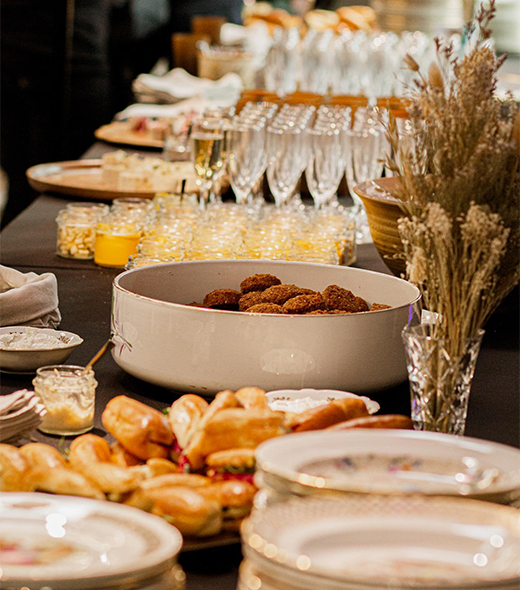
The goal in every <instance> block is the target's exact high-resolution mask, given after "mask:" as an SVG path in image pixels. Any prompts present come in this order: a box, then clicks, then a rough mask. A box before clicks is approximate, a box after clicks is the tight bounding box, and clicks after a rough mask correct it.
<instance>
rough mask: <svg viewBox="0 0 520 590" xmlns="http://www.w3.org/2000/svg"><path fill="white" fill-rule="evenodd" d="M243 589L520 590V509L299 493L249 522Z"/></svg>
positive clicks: (240, 586) (449, 501)
mask: <svg viewBox="0 0 520 590" xmlns="http://www.w3.org/2000/svg"><path fill="white" fill-rule="evenodd" d="M242 535H243V549H244V554H245V557H246V559H245V561H244V562H243V563H242V566H241V570H240V579H239V584H238V590H318V589H319V590H387V589H388V588H407V589H411V588H413V589H415V590H419V589H421V590H441V589H442V590H445V589H446V586H448V587H449V588H450V590H463V589H464V590H480V589H482V590H484V589H486V590H491V589H492V590H506V589H508V590H512V589H513V588H516V589H517V588H518V587H519V583H520V560H519V559H518V555H519V552H520V518H519V513H518V511H517V510H516V509H515V508H509V507H505V506H497V505H495V504H489V503H486V502H477V501H474V500H454V499H451V498H428V497H424V496H408V497H406V496H401V497H388V496H376V495H374V496H366V495H365V496H354V495H352V496H344V497H342V498H306V499H303V498H297V499H292V500H290V501H288V502H283V503H278V504H276V505H273V506H270V507H268V508H266V509H265V510H263V511H257V512H256V513H255V514H254V515H253V516H252V517H251V518H250V519H249V520H248V521H246V523H245V525H244V526H243V528H242Z"/></svg>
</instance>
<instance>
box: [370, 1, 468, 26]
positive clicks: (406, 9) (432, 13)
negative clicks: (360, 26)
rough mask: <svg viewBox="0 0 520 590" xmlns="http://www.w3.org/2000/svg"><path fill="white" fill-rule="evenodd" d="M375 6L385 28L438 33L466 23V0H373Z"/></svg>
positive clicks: (378, 17)
mask: <svg viewBox="0 0 520 590" xmlns="http://www.w3.org/2000/svg"><path fill="white" fill-rule="evenodd" d="M466 2H467V0H466ZM372 6H373V8H374V10H375V11H376V14H377V22H378V24H379V26H380V27H381V28H382V29H383V30H384V31H394V32H395V33H402V32H403V31H423V32H424V33H430V34H438V33H439V32H441V31H445V30H454V29H460V28H461V27H462V25H463V24H464V0H373V2H372Z"/></svg>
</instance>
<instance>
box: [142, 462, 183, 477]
mask: <svg viewBox="0 0 520 590" xmlns="http://www.w3.org/2000/svg"><path fill="white" fill-rule="evenodd" d="M146 467H147V468H148V470H149V472H150V477H157V476H158V475H166V474H167V473H179V467H178V466H177V465H176V464H175V463H174V462H173V461H168V459H159V458H157V457H156V458H154V459H148V461H147V462H146Z"/></svg>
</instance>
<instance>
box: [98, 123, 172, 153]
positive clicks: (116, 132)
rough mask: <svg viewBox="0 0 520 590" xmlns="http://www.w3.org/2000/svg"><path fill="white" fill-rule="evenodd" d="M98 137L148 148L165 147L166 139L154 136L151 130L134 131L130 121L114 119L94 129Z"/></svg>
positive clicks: (107, 140) (103, 139)
mask: <svg viewBox="0 0 520 590" xmlns="http://www.w3.org/2000/svg"><path fill="white" fill-rule="evenodd" d="M94 136H95V137H96V139H101V140H102V141H106V142H108V143H115V144H120V145H134V146H139V147H146V148H157V149H163V148H164V140H162V139H156V138H155V137H152V135H151V133H150V132H149V131H134V130H133V129H132V123H129V122H128V121H114V122H112V123H109V124H108V125H103V126H101V127H100V128H99V129H96V130H95V131H94Z"/></svg>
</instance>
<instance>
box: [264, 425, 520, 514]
mask: <svg viewBox="0 0 520 590" xmlns="http://www.w3.org/2000/svg"><path fill="white" fill-rule="evenodd" d="M256 463H257V472H256V475H255V482H256V484H257V485H258V487H259V488H261V489H262V492H261V493H260V494H259V496H258V499H257V500H256V505H257V507H261V506H262V504H266V503H269V501H278V500H280V499H286V498H287V497H290V496H291V495H297V496H305V495H320V494H328V495H330V494H336V495H337V494H341V495H343V496H344V495H346V494H352V493H357V494H385V495H405V496H409V495H412V494H421V495H427V496H455V497H465V498H475V499H480V500H487V501H491V502H497V503H501V504H511V503H513V502H515V501H518V499H519V498H520V450H518V449H515V448H512V447H508V446H506V445H501V444H497V443H492V442H488V441H484V440H478V439H473V438H467V437H458V436H451V435H447V434H439V433H431V432H416V431H413V430H362V429H359V430H357V429H353V430H350V431H347V430H344V431H337V432H333V431H330V432H324V431H320V432H308V433H301V434H292V435H291V436H284V437H280V438H275V439H272V440H269V441H267V442H265V443H263V444H261V445H260V446H259V447H258V448H257V450H256Z"/></svg>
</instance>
